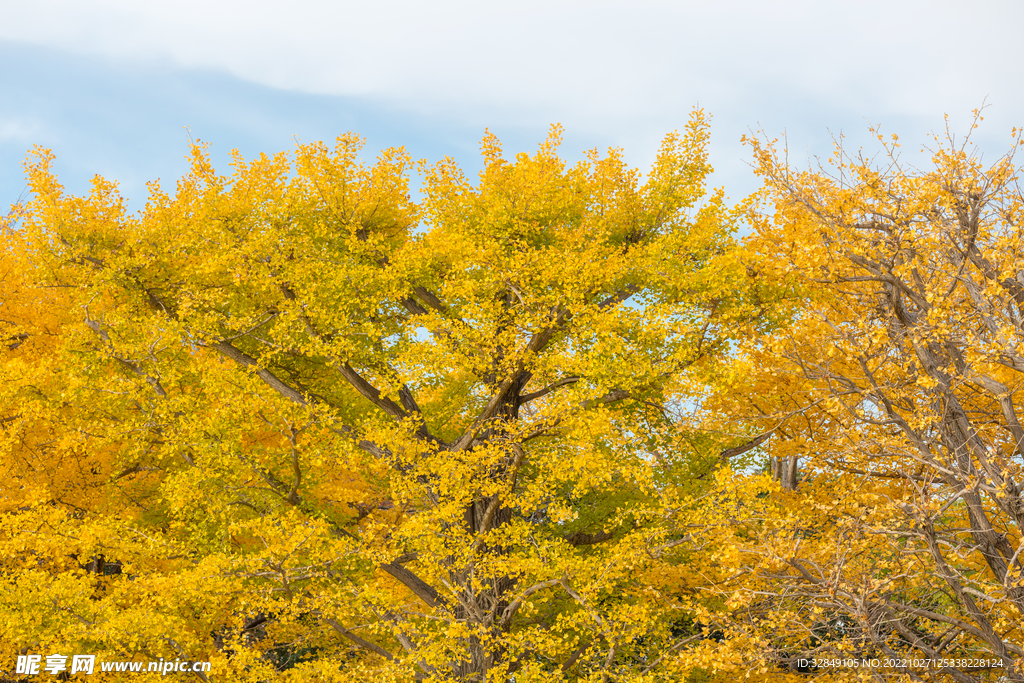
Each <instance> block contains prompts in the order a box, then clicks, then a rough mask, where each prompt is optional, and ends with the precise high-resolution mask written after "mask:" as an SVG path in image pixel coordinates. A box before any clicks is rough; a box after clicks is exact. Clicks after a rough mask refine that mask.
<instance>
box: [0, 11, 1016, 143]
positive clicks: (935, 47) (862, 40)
mask: <svg viewBox="0 0 1024 683" xmlns="http://www.w3.org/2000/svg"><path fill="white" fill-rule="evenodd" d="M6 4H7V5H8V6H7V7H5V8H4V10H3V14H4V21H3V22H2V24H0V38H6V39H10V40H20V41H27V42H32V43H36V44H43V45H47V46H51V47H60V48H63V49H69V50H73V51H80V52H85V53H92V54H101V55H105V56H108V57H112V58H115V59H131V60H150V61H157V62H166V63H170V64H173V65H177V66H185V67H203V68H211V69H217V70H222V71H227V72H229V73H231V74H233V75H235V76H238V77H241V78H244V79H247V80H250V81H254V82H257V83H261V84H264V85H270V86H274V87H279V88H286V89H294V90H300V91H305V92H314V93H324V94H335V95H349V96H362V97H370V98H373V99H377V100H383V101H390V102H394V103H396V104H399V105H401V106H403V107H408V108H413V109H421V110H429V111H434V112H439V113H442V112H443V113H445V114H446V115H451V116H456V117H457V116H460V115H466V116H471V115H472V112H473V111H475V110H478V109H485V110H487V111H488V112H489V115H490V116H491V117H492V118H493V116H494V114H495V113H500V114H501V115H502V116H505V117H507V118H508V119H509V120H514V119H515V118H516V117H517V116H522V115H529V114H533V113H537V112H544V113H546V114H547V115H548V118H554V117H562V118H566V117H568V118H572V119H574V120H577V121H578V122H579V123H581V124H583V125H586V126H588V127H590V126H593V127H594V128H595V129H601V128H603V127H605V126H608V125H610V124H615V123H621V122H623V121H633V122H637V121H640V120H643V119H645V118H652V117H653V118H658V114H659V112H662V111H665V110H670V109H671V110H677V109H679V108H688V107H689V106H690V105H692V104H693V103H694V102H695V101H696V100H698V99H699V100H701V101H702V102H708V103H714V106H716V107H717V108H722V107H743V106H747V107H749V106H750V104H751V102H753V101H756V102H758V103H760V104H759V106H761V107H763V108H766V109H771V108H772V107H778V108H785V107H787V106H788V105H789V104H792V103H791V102H787V98H789V99H792V98H794V97H801V96H806V97H808V98H811V99H813V100H814V101H816V102H820V103H822V104H824V105H825V106H828V107H830V108H839V109H849V110H851V111H854V112H856V113H857V114H858V115H862V116H873V115H874V116H877V115H881V114H890V113H891V114H901V115H920V114H927V115H930V116H935V115H937V114H940V113H942V112H944V111H950V112H952V111H953V110H956V111H961V110H962V111H967V110H969V109H970V108H973V107H974V106H977V105H978V104H979V103H980V102H981V99H982V98H983V97H984V96H986V95H990V96H991V97H990V99H991V101H992V102H993V103H994V104H995V105H996V106H997V107H999V108H1000V109H1005V110H1008V111H1012V112H1014V113H1016V112H1019V111H1022V110H1024V107H1022V105H1024V96H1022V95H1021V94H1020V92H1019V89H1018V88H1017V87H1016V85H1015V84H1017V83H1020V82H1022V81H1024V67H1022V63H1024V60H1022V59H1021V56H1022V54H1021V53H1022V50H1021V48H1020V41H1019V28H1020V27H1021V26H1024V4H1022V3H1019V2H1015V1H1014V0H1007V1H1004V2H997V1H995V0H989V1H988V2H985V1H984V0H976V1H975V2H974V3H972V4H971V6H970V8H968V7H967V6H966V5H965V4H964V3H962V2H950V1H945V0H903V1H901V0H864V1H863V2H857V3H853V2H849V3H836V2H821V1H820V0H793V1H790V2H769V1H766V0H759V1H758V0H751V1H746V0H737V1H732V2H715V3H711V2H706V1H703V0H702V1H690V2H680V1H665V2H660V1H656V0H632V1H631V2H608V1H605V2H600V1H593V0H592V1H577V0H546V1H538V0H517V2H481V1H479V0H474V1H472V2H470V1H467V0H439V1H434V2H424V1H422V0H378V1H376V2H372V3H367V2H359V3H356V2H321V1H317V0H297V1H293V2H290V3H287V4H286V3H282V2H279V1H278V0H273V1H271V0H244V1H240V0H174V1H173V2H167V1H165V0H149V1H146V2H142V1H140V0H35V1H34V2H31V3H25V2H22V3H17V4H14V3H10V2H8V3H6ZM773 97H777V98H778V101H774V102H773ZM473 118H475V117H473Z"/></svg>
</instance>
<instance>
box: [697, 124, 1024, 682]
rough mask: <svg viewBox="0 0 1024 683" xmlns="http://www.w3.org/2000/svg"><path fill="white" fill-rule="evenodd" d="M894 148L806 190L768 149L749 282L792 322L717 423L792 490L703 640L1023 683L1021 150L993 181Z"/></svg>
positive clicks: (865, 675)
mask: <svg viewBox="0 0 1024 683" xmlns="http://www.w3.org/2000/svg"><path fill="white" fill-rule="evenodd" d="M978 118H979V120H980V116H979V117H978ZM977 123H978V121H976V124H977ZM879 140H880V142H881V145H882V149H881V153H880V155H879V156H878V157H876V158H872V159H869V158H865V157H864V156H862V155H852V154H850V153H849V151H848V150H845V149H844V148H843V146H842V140H839V141H838V144H837V146H836V149H835V152H834V154H833V155H832V158H831V159H830V160H829V162H830V164H831V165H829V166H826V165H822V167H820V168H817V169H813V168H812V169H808V170H803V169H797V168H794V167H792V166H791V165H789V164H788V162H787V161H786V159H785V157H784V156H783V154H782V153H780V152H779V151H777V149H776V147H775V144H774V143H773V142H771V141H767V140H763V139H755V140H751V143H752V145H753V150H754V152H755V159H756V162H757V164H756V167H755V168H756V169H757V171H758V172H759V173H760V174H761V176H762V177H763V178H764V180H765V185H766V186H765V189H764V191H763V192H762V194H761V198H762V199H763V200H764V202H763V203H761V204H760V205H758V204H757V203H756V202H753V201H752V202H751V203H749V208H750V213H749V215H750V217H751V223H752V225H753V226H754V228H755V234H754V235H752V237H751V239H750V240H749V241H748V243H747V245H746V248H747V249H749V250H750V254H749V256H748V257H746V258H747V259H748V260H747V262H748V263H749V264H750V266H751V273H752V277H754V278H755V279H760V278H763V279H766V280H771V281H774V282H775V283H776V285H775V286H776V287H782V288H785V287H789V289H790V292H791V296H790V299H791V301H792V302H793V303H792V306H791V307H790V319H789V321H788V323H787V324H785V325H780V326H778V327H776V328H775V329H773V330H770V331H769V332H768V333H767V334H765V335H761V336H757V337H752V338H750V339H746V340H744V341H743V342H742V347H743V348H742V350H741V351H740V352H739V353H738V357H737V365H738V367H739V368H742V369H741V370H740V371H738V372H733V373H732V378H731V379H730V381H729V382H727V383H723V384H722V385H721V387H722V390H721V391H719V392H717V393H716V394H715V396H713V397H709V398H708V400H706V401H705V403H704V406H703V407H704V408H705V409H706V410H707V411H708V420H709V422H708V424H709V425H710V424H713V423H714V422H715V421H716V420H717V421H718V422H720V423H722V424H727V423H728V421H729V420H739V421H741V422H743V421H745V422H746V423H747V424H757V425H760V426H759V427H757V428H756V430H755V431H759V432H761V433H762V435H763V436H764V437H765V448H766V449H767V451H768V454H769V455H770V457H771V462H772V475H773V478H774V479H775V480H776V483H775V484H773V485H765V486H763V487H762V491H761V494H762V495H761V496H760V497H759V495H758V492H757V491H751V494H752V495H746V496H745V497H744V498H743V501H744V503H743V504H744V506H745V508H744V509H745V516H744V518H743V519H742V520H741V521H740V523H739V524H737V525H736V531H735V532H734V533H733V534H732V536H731V540H729V541H727V542H726V544H727V545H729V546H731V547H732V549H733V552H734V553H735V554H736V556H737V558H738V559H737V560H736V562H735V564H736V566H737V567H739V568H742V571H737V572H736V573H735V574H733V575H730V576H726V577H725V579H724V580H718V579H716V580H715V582H714V583H715V586H714V588H712V587H711V584H710V583H709V584H707V585H706V589H707V590H711V591H717V592H718V593H720V594H721V595H723V597H724V598H726V600H727V601H726V602H724V603H723V604H724V606H725V608H724V609H719V610H717V611H705V612H703V614H704V615H705V616H704V618H705V619H707V620H708V621H709V622H713V623H716V624H718V625H719V626H720V628H721V629H722V630H723V634H724V635H725V637H724V642H728V641H730V640H731V641H743V640H746V641H747V642H751V641H757V642H759V643H761V648H760V651H755V650H754V649H752V648H748V649H746V650H745V651H742V650H738V649H736V648H732V649H731V650H730V652H732V653H734V654H735V656H736V658H737V659H743V660H745V662H746V666H748V667H754V666H756V665H757V664H758V663H761V664H762V665H765V666H769V667H770V668H774V669H775V670H777V671H780V672H781V671H784V670H786V669H788V670H790V671H792V672H793V674H794V675H795V676H796V675H799V676H800V677H802V678H804V679H809V678H817V679H819V680H875V681H882V680H886V681H888V680H900V681H904V680H906V681H951V680H952V681H959V682H962V683H977V682H980V681H1024V633H1022V631H1021V629H1022V624H1024V536H1022V527H1024V496H1022V491H1024V488H1022V487H1024V431H1022V428H1021V424H1020V417H1019V412H1020V405H1021V403H1020V392H1021V389H1022V388H1024V375H1022V373H1024V231H1022V227H1021V226H1022V219H1024V196H1022V194H1021V189H1020V185H1019V178H1020V174H1019V169H1018V167H1017V166H1016V165H1015V164H1014V153H1015V152H1016V151H1017V150H1019V147H1020V145H1021V135H1020V132H1019V131H1014V136H1013V140H1012V145H1011V149H1010V152H1009V153H1008V154H1007V155H1005V156H1003V157H1001V158H999V159H997V160H995V161H994V162H990V163H983V161H982V159H981V157H980V154H979V153H978V152H977V150H976V149H975V148H973V147H972V146H971V144H970V139H969V137H968V138H967V139H965V140H963V141H961V142H957V141H956V140H955V138H954V137H953V136H952V135H951V134H949V135H948V136H947V137H946V138H945V139H943V138H936V139H935V143H934V145H933V146H932V148H931V149H930V152H931V158H930V160H929V163H928V165H927V166H926V167H925V168H923V169H922V168H916V167H914V166H913V165H912V164H911V163H909V162H908V161H907V159H906V158H904V157H901V148H900V144H899V142H898V140H896V139H895V138H893V139H888V138H883V137H881V136H879ZM926 158H927V157H926ZM758 255H760V257H759V256H758ZM709 386H710V385H709ZM719 527H721V525H719ZM713 531H714V533H716V534H718V536H716V537H717V538H721V530H720V529H719V530H715V527H714V526H713V525H708V526H707V527H706V530H705V531H702V532H701V534H706V533H712V532H713ZM701 534H698V535H701ZM815 660H817V661H818V662H826V664H824V665H815V664H814V661H815ZM829 662H832V663H833V664H828V663H829ZM835 662H847V663H846V664H838V665H837V664H834V663H835ZM851 662H852V664H851ZM780 675H781V674H780Z"/></svg>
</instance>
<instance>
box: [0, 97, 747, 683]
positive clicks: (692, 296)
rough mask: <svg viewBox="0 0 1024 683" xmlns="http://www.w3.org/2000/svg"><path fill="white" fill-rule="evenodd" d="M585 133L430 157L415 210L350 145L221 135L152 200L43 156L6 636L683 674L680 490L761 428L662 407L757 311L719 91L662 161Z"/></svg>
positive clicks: (14, 398)
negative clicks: (721, 139) (231, 149)
mask: <svg viewBox="0 0 1024 683" xmlns="http://www.w3.org/2000/svg"><path fill="white" fill-rule="evenodd" d="M559 139H560V130H559V129H558V128H555V129H553V131H552V134H551V136H550V137H549V138H548V140H547V141H546V142H545V143H544V144H543V145H541V147H540V149H539V150H538V152H537V153H536V154H534V155H532V156H528V155H519V156H517V157H516V158H515V159H514V160H512V161H510V160H507V159H506V158H504V157H503V155H502V152H501V149H500V146H499V144H498V141H497V140H496V139H495V138H494V137H493V136H488V137H486V138H485V139H484V142H483V155H484V170H483V171H482V172H481V173H480V177H479V180H478V181H476V182H471V181H470V180H469V179H468V178H466V177H465V176H464V175H463V173H462V172H461V171H460V170H459V168H458V167H457V166H456V164H455V163H454V162H453V161H452V160H450V159H445V160H444V161H442V162H440V163H438V164H436V165H433V166H422V167H421V168H422V172H423V177H424V189H423V201H422V202H421V203H415V202H414V201H413V200H412V199H411V198H410V189H409V182H408V179H409V174H410V172H411V171H412V169H413V166H414V165H413V163H412V161H411V160H410V158H409V157H408V155H407V154H406V153H405V152H404V151H402V150H400V149H393V150H388V151H385V152H384V153H383V154H382V155H381V156H380V158H379V159H378V160H377V162H376V163H375V164H374V165H372V166H369V165H365V164H363V163H362V162H360V161H359V159H358V152H359V149H360V145H361V141H360V140H359V139H358V138H356V137H354V136H343V137H341V138H339V140H338V144H337V146H336V147H335V148H334V149H333V150H331V149H329V148H327V147H326V146H325V145H323V144H319V143H316V144H309V145H301V146H299V147H298V148H297V150H296V151H295V152H294V154H293V155H287V154H280V155H277V156H273V157H266V156H261V157H258V158H256V159H255V160H253V161H251V162H247V161H245V160H243V159H242V158H241V157H238V156H237V155H236V157H235V159H234V171H233V173H232V174H231V175H230V176H222V175H218V174H217V173H216V172H215V171H214V169H213V167H212V166H211V163H210V161H209V158H208V156H207V155H206V153H205V151H204V149H202V148H200V147H196V148H194V149H193V151H192V153H193V156H192V168H191V171H190V173H189V174H188V175H186V176H185V177H184V178H182V179H181V180H179V181H178V183H177V187H176V188H175V191H174V193H173V194H168V193H167V192H166V191H165V190H164V189H163V188H161V186H160V185H159V184H157V183H153V184H151V186H150V197H149V201H148V203H147V205H146V207H145V209H144V210H142V211H140V212H138V213H136V214H129V213H128V212H127V211H126V209H125V207H124V203H123V200H122V199H121V198H120V196H119V195H118V193H117V190H116V186H115V185H114V184H112V183H110V182H108V181H105V180H103V179H100V178H97V179H96V180H95V181H94V183H93V188H92V191H91V193H90V194H89V195H88V196H84V197H75V196H70V195H68V194H66V193H65V192H64V191H63V189H62V188H61V186H60V185H59V184H58V182H57V179H56V177H55V176H54V174H53V172H52V170H51V162H52V155H50V154H49V153H48V152H46V151H43V150H38V151H37V152H36V155H35V157H34V161H32V162H31V163H30V164H29V166H28V170H29V179H30V182H31V186H32V192H33V196H32V199H31V201H30V202H28V203H27V204H26V205H25V206H24V207H22V210H21V213H20V217H19V221H18V225H17V227H14V226H13V225H12V226H9V227H8V228H6V231H5V233H4V240H5V245H4V251H3V255H2V258H3V259H5V260H4V261H3V264H4V266H3V267H4V270H3V277H4V278H5V290H4V294H3V295H2V296H3V298H2V308H0V318H2V319H3V322H2V323H0V324H2V325H3V327H2V328H0V337H2V338H4V339H5V340H8V341H5V343H4V346H3V348H2V349H0V353H2V356H0V358H2V364H0V376H2V379H3V381H0V410H2V414H0V419H2V425H3V427H2V429H3V433H2V437H3V441H2V444H3V448H4V453H3V458H2V462H3V463H4V467H5V472H4V476H3V478H2V481H0V487H2V490H3V493H2V495H0V504H2V506H3V510H2V527H0V543H2V552H0V557H2V560H0V562H2V564H3V571H4V573H5V575H6V577H7V579H6V580H5V582H4V583H3V585H2V587H0V604H2V605H3V610H2V611H3V614H4V615H5V616H4V617H3V619H2V620H0V643H3V645H4V646H5V650H6V651H13V650H16V649H23V648H28V649H31V650H32V651H34V652H44V651H47V650H50V651H62V650H64V649H66V650H72V651H80V652H97V653H100V654H105V655H107V656H109V657H111V658H130V657H145V658H150V659H156V658H157V657H181V658H188V659H211V660H213V661H214V672H220V673H221V675H224V676H227V677H229V678H230V679H231V680H271V679H273V680H278V679H280V680H339V681H348V680H360V681H363V680H396V681H398V680H412V679H416V680H464V681H484V680H487V681H499V680H500V681H504V680H508V677H509V676H510V675H511V674H513V673H514V674H515V676H516V680H517V681H520V682H522V681H533V680H538V681H539V680H563V679H567V680H611V679H615V680H655V679H656V678H658V677H660V676H662V675H667V674H665V673H664V668H663V667H664V666H667V665H668V664H669V663H670V662H671V661H672V656H674V654H675V653H678V652H679V651H680V648H681V647H682V646H683V645H687V644H690V643H693V642H696V641H697V640H700V639H701V638H702V633H703V632H702V630H701V625H700V624H698V623H696V622H695V621H694V619H693V613H692V610H690V611H687V610H688V609H689V608H687V607H686V606H685V605H684V603H683V602H682V601H681V600H680V598H679V596H680V595H681V594H683V593H685V592H686V585H688V584H687V582H689V583H693V582H694V581H696V580H697V579H696V578H695V577H698V576H699V575H700V570H699V569H698V568H697V567H698V565H699V564H700V563H701V562H702V559H701V557H700V556H699V554H697V553H692V552H690V553H687V552H686V542H687V541H686V537H685V534H684V533H683V531H682V530H683V529H685V523H684V520H683V519H682V517H681V515H682V514H683V512H682V511H684V510H685V509H687V508H686V505H692V504H693V501H695V500H699V499H700V492H701V491H702V490H703V489H704V488H706V487H707V486H709V485H710V482H712V481H713V480H714V478H715V477H714V473H715V472H716V471H718V470H720V469H721V468H723V467H725V466H727V460H728V457H729V455H731V454H735V453H739V452H741V451H744V450H749V448H751V447H752V446H751V444H749V443H747V444H746V446H743V444H744V443H746V442H747V438H746V437H745V436H744V435H743V433H737V434H732V435H728V436H726V437H715V436H713V435H712V436H707V437H702V438H700V439H699V438H696V437H695V436H694V435H693V434H692V433H687V432H686V431H685V430H682V429H680V428H679V425H678V424H675V423H673V421H672V420H670V419H667V418H666V415H667V414H668V413H669V412H670V407H671V406H673V405H678V404H679V403H680V402H682V401H685V400H686V399H687V397H689V396H691V395H692V394H693V393H694V392H696V391H700V390H701V387H702V386H703V385H704V383H705V382H706V381H708V379H709V378H711V377H712V376H713V375H714V372H712V368H713V367H714V366H715V364H716V363H718V362H719V361H720V360H721V359H723V358H725V357H726V356H727V354H728V350H729V346H728V344H729V340H730V339H731V338H732V337H734V336H735V334H736V333H737V332H739V331H740V330H741V329H742V327H741V326H742V325H750V324H756V323H757V321H758V320H760V319H761V317H760V316H761V314H762V312H763V311H762V308H763V307H762V306H761V304H760V301H759V297H760V295H758V294H757V290H756V286H755V285H756V283H753V284H752V280H751V279H750V278H749V277H748V276H747V275H746V271H745V270H744V268H743V266H742V265H741V264H740V262H739V261H738V260H737V259H736V258H735V255H734V252H735V245H734V243H733V240H732V237H731V231H732V230H733V224H734V217H733V215H732V214H731V213H730V211H728V210H727V209H726V208H725V205H724V202H723V196H722V194H721V193H713V194H711V195H708V194H707V193H706V189H705V179H706V176H707V174H708V173H709V171H710V168H709V166H708V164H707V154H706V144H707V124H706V122H705V120H704V118H703V116H702V115H701V114H700V113H699V112H697V113H695V114H694V116H693V118H692V119H691V121H690V124H689V126H688V127H687V129H686V132H685V135H683V136H679V135H675V134H673V135H670V136H668V137H667V138H666V139H665V142H664V144H663V146H662V148H661V151H660V153H659V155H658V157H657V160H656V162H655V164H654V166H653V167H652V168H651V170H650V172H649V173H648V174H646V176H645V177H641V175H640V174H639V173H638V172H637V171H636V170H633V169H630V168H629V167H628V166H627V165H626V164H625V162H624V161H623V159H622V155H621V152H619V151H617V150H611V151H610V152H609V153H608V154H607V155H605V156H601V155H598V154H597V153H591V154H589V155H588V156H587V158H586V160H584V161H582V162H580V163H578V164H575V165H567V164H566V163H565V162H563V161H562V160H561V159H559V157H558V155H557V147H558V144H559ZM12 282H13V283H14V284H13V285H12V284H9V283H12ZM730 447H732V450H727V451H726V452H725V454H724V457H723V454H722V449H723V448H726V449H728V448H730ZM709 454H710V455H709ZM687 501H688V502H687ZM115 561H116V562H117V563H119V564H118V565H117V566H118V567H120V569H121V571H122V573H121V574H120V575H119V576H111V577H103V576H99V575H97V573H96V572H95V571H94V572H91V573H90V572H88V571H85V570H84V569H83V567H85V568H89V567H92V568H93V569H95V568H96V567H98V566H100V565H98V564H96V563H97V562H105V563H110V562H115ZM90 563H91V564H90ZM688 566H690V567H691V568H692V570H687V569H686V567H688ZM687 577H689V578H687ZM44 653H45V652H44ZM673 675H674V674H673ZM140 680H141V679H140Z"/></svg>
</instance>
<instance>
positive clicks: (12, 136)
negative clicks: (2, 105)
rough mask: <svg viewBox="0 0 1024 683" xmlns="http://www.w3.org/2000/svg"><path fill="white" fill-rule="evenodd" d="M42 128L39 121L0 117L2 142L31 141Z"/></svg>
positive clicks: (0, 140)
mask: <svg viewBox="0 0 1024 683" xmlns="http://www.w3.org/2000/svg"><path fill="white" fill-rule="evenodd" d="M41 130H42V126H41V125H40V124H39V123H38V122H37V121H32V120H30V119H6V118H0V142H18V143H25V142H31V141H32V140H33V138H35V137H37V136H38V134H39V132H40V131H41Z"/></svg>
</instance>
